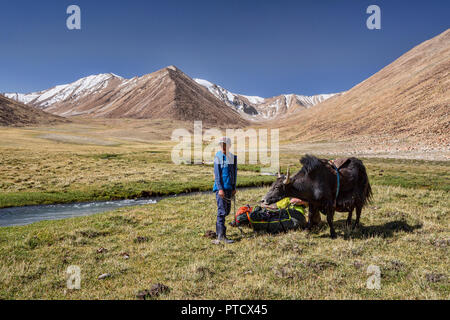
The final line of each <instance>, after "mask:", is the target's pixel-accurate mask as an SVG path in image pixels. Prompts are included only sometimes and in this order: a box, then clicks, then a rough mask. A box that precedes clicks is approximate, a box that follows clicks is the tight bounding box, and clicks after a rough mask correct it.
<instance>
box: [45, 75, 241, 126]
mask: <svg viewBox="0 0 450 320" xmlns="http://www.w3.org/2000/svg"><path fill="white" fill-rule="evenodd" d="M44 110H46V111H48V112H51V113H53V114H57V115H64V116H75V115H82V116H90V117H95V118H134V119H173V120H184V121H194V120H202V121H203V122H205V123H207V124H209V125H216V126H224V125H232V126H245V125H246V124H247V121H246V120H244V119H243V118H242V117H241V116H240V115H239V113H238V112H237V111H235V110H234V109H232V108H230V107H229V106H227V105H225V103H223V102H222V101H220V100H218V99H217V98H216V97H214V96H213V95H212V94H211V93H210V92H208V90H207V89H205V88H204V87H202V86H201V85H199V84H197V83H196V82H195V81H194V80H192V79H191V78H190V77H188V76H187V75H186V74H184V73H183V72H182V71H180V70H179V69H177V68H176V67H173V66H170V67H167V68H164V69H161V70H159V71H156V72H153V73H151V74H147V75H144V76H142V77H135V78H132V79H129V80H125V79H118V78H111V79H110V80H109V81H108V82H106V84H105V85H104V86H102V87H100V88H99V89H98V90H95V91H93V92H91V93H89V94H85V95H82V96H80V97H76V98H75V99H72V97H70V96H69V98H67V99H64V100H62V101H59V102H56V103H53V104H51V105H50V106H49V107H47V108H45V109H44Z"/></svg>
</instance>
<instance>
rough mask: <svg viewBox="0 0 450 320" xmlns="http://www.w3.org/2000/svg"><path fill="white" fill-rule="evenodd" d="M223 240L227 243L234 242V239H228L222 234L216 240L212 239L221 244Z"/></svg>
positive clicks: (214, 242)
mask: <svg viewBox="0 0 450 320" xmlns="http://www.w3.org/2000/svg"><path fill="white" fill-rule="evenodd" d="M221 242H223V243H225V244H230V243H234V241H233V240H231V239H228V238H227V237H226V236H221V235H219V236H218V237H217V239H216V240H213V241H212V243H213V244H220V243H221Z"/></svg>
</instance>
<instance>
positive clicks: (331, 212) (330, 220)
mask: <svg viewBox="0 0 450 320" xmlns="http://www.w3.org/2000/svg"><path fill="white" fill-rule="evenodd" d="M333 220H334V208H329V209H328V213H327V221H328V225H329V226H330V235H331V239H336V238H337V235H336V231H335V230H334V225H333Z"/></svg>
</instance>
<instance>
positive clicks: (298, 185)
mask: <svg viewBox="0 0 450 320" xmlns="http://www.w3.org/2000/svg"><path fill="white" fill-rule="evenodd" d="M300 163H301V164H302V165H303V167H302V169H301V170H300V171H299V172H297V173H296V174H295V175H294V176H291V175H290V173H289V167H288V169H287V173H286V175H281V174H280V173H278V178H277V180H275V182H274V183H273V184H272V186H271V187H270V190H269V192H268V193H267V194H266V196H265V197H264V198H263V199H262V201H261V202H262V203H263V204H268V205H270V204H272V203H275V202H278V201H280V200H281V199H284V198H286V197H296V198H300V199H302V200H306V201H308V200H309V199H310V198H311V195H312V192H313V190H312V185H313V184H312V181H313V180H314V172H315V171H316V170H317V169H318V168H320V167H321V166H322V163H321V162H320V160H319V159H317V158H316V157H314V156H310V155H306V156H304V157H303V158H301V159H300Z"/></svg>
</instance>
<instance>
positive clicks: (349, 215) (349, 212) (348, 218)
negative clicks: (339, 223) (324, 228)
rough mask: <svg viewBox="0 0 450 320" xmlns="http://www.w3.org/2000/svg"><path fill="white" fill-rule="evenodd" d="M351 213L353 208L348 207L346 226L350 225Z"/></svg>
mask: <svg viewBox="0 0 450 320" xmlns="http://www.w3.org/2000/svg"><path fill="white" fill-rule="evenodd" d="M352 214H353V208H350V210H349V211H348V216H347V221H346V222H345V224H346V226H347V227H350V226H351V225H352Z"/></svg>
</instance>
